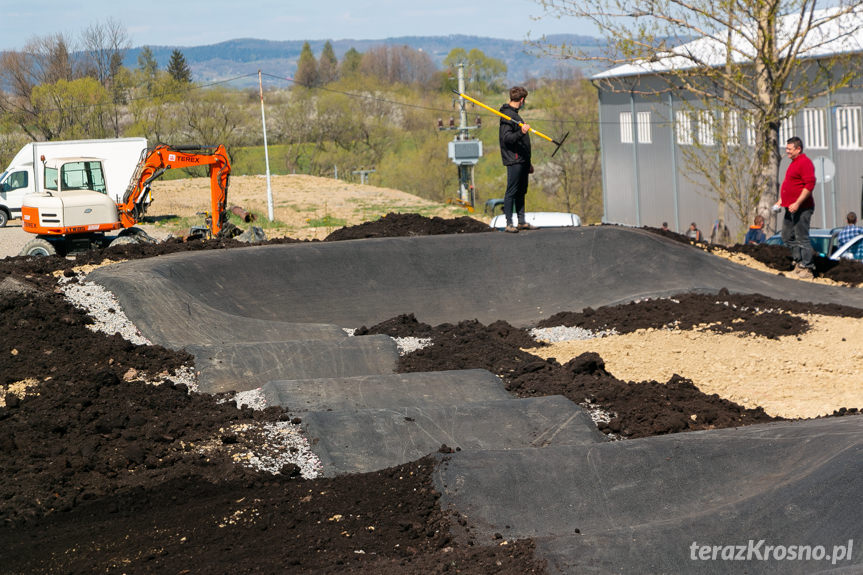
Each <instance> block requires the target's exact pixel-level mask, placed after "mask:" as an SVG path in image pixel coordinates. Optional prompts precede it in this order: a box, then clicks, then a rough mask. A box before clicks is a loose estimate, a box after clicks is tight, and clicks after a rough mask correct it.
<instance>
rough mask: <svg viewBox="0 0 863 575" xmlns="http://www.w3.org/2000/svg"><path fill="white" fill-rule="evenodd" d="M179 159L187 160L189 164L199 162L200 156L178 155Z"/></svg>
mask: <svg viewBox="0 0 863 575" xmlns="http://www.w3.org/2000/svg"><path fill="white" fill-rule="evenodd" d="M180 161H181V162H188V163H190V164H200V163H201V158H198V157H196V156H180Z"/></svg>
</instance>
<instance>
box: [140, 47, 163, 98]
mask: <svg viewBox="0 0 863 575" xmlns="http://www.w3.org/2000/svg"><path fill="white" fill-rule="evenodd" d="M138 70H139V72H140V75H141V77H142V79H143V81H144V82H146V86H147V93H148V94H150V93H152V89H153V85H154V84H155V83H156V78H157V77H158V75H159V63H158V62H156V57H155V56H154V55H153V51H152V50H151V49H150V47H149V46H144V47H143V48H141V51H140V52H139V53H138Z"/></svg>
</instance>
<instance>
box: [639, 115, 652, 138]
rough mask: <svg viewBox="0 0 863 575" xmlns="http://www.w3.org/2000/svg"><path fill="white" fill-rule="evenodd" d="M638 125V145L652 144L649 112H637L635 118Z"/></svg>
mask: <svg viewBox="0 0 863 575" xmlns="http://www.w3.org/2000/svg"><path fill="white" fill-rule="evenodd" d="M635 119H636V123H637V124H638V143H639V144H650V143H652V142H653V140H652V139H651V134H650V112H639V113H638V114H636V116H635Z"/></svg>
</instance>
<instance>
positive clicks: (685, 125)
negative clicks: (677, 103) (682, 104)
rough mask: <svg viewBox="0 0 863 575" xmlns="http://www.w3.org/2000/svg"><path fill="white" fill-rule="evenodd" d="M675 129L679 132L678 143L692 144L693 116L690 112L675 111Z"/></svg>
mask: <svg viewBox="0 0 863 575" xmlns="http://www.w3.org/2000/svg"><path fill="white" fill-rule="evenodd" d="M674 131H675V132H677V143H678V144H680V145H682V146H691V145H692V116H691V115H690V114H689V112H685V111H683V110H679V111H677V112H675V113H674Z"/></svg>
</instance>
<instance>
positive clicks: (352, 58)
mask: <svg viewBox="0 0 863 575" xmlns="http://www.w3.org/2000/svg"><path fill="white" fill-rule="evenodd" d="M362 63H363V55H362V54H360V53H359V52H358V51H357V50H356V49H355V48H350V49H349V50H348V51H347V52H345V55H344V56H343V57H342V63H341V64H340V65H339V76H341V77H342V78H346V77H351V76H356V75H357V74H359V73H360V66H362Z"/></svg>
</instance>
